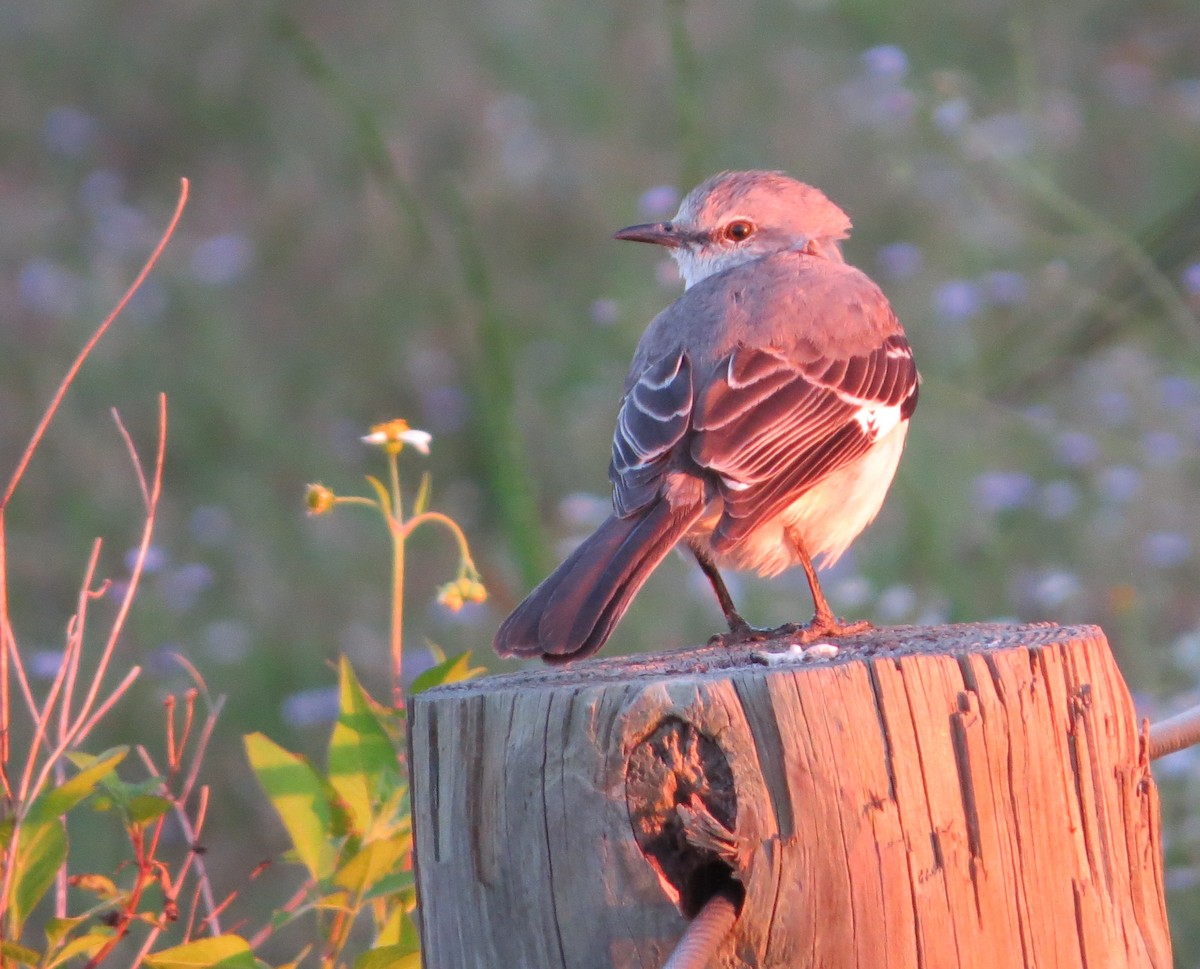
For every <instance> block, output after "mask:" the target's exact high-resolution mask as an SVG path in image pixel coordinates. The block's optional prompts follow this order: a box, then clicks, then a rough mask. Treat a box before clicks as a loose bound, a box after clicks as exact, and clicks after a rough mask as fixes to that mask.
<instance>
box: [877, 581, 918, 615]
mask: <svg viewBox="0 0 1200 969" xmlns="http://www.w3.org/2000/svg"><path fill="white" fill-rule="evenodd" d="M916 608H917V593H916V592H915V591H914V590H913V588H912V586H909V585H904V584H902V583H897V584H895V585H889V586H888V587H887V588H886V589H884V590H883V591H882V592H880V593H879V598H878V599H877V600H876V601H875V612H876V613H878V615H879V617H880V618H881V619H883V620H884V621H885V622H896V621H897V620H900V619H906V618H908V617H909V616H911V615H912V614H913V611H914V610H915V609H916Z"/></svg>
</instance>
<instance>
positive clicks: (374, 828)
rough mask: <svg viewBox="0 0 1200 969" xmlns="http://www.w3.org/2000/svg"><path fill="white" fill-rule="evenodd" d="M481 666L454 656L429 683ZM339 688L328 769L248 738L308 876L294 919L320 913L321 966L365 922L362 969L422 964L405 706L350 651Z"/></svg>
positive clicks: (338, 959) (427, 676) (357, 965)
mask: <svg viewBox="0 0 1200 969" xmlns="http://www.w3.org/2000/svg"><path fill="white" fill-rule="evenodd" d="M473 672H474V671H473V670H472V669H471V668H470V666H469V663H468V661H467V658H466V657H465V656H456V657H453V658H450V659H447V660H445V661H443V662H442V663H439V664H438V665H437V666H435V667H434V668H432V669H430V670H427V671H426V672H425V673H424V674H423V675H422V676H423V679H424V683H423V686H424V687H429V686H434V685H437V684H440V683H447V682H452V681H453V680H456V679H462V678H464V677H465V676H469V675H471V674H472V673H473ZM338 695H339V701H340V702H339V709H338V717H337V722H336V724H335V725H334V727H333V731H332V734H331V737H330V741H329V753H328V761H327V770H326V773H325V774H322V773H321V772H320V771H318V770H317V769H316V768H315V767H314V766H313V765H312V764H311V763H309V761H308V760H307V759H305V758H304V757H301V756H300V755H298V754H292V753H289V752H288V751H287V750H284V749H283V748H282V747H280V746H278V745H277V744H275V743H273V742H272V741H270V740H268V739H267V738H265V737H263V736H261V735H258V734H252V735H250V736H248V737H246V741H245V742H246V753H247V756H248V757H249V760H250V765H251V767H252V768H253V769H254V772H255V774H256V775H257V777H258V780H259V783H260V784H262V787H263V790H264V791H266V794H267V797H268V798H269V799H270V801H271V804H272V806H273V807H274V808H275V812H276V814H278V816H279V820H280V821H281V822H282V823H283V826H284V828H285V829H286V830H287V833H288V837H289V838H290V839H291V842H292V850H293V852H294V854H295V856H296V858H297V860H298V861H299V862H300V863H301V864H303V865H304V867H305V868H306V869H307V871H308V874H309V882H308V887H307V889H306V892H305V895H304V898H303V900H302V901H300V902H299V903H298V904H297V905H296V906H295V907H294V908H292V909H291V910H290V911H289V912H287V913H286V915H287V920H291V919H295V918H298V917H299V916H300V915H303V914H307V913H308V912H310V911H311V912H315V913H316V916H317V921H318V925H319V927H320V931H321V935H322V956H321V960H322V965H323V966H328V967H335V966H341V965H344V962H343V961H342V960H343V952H344V951H345V950H346V947H347V943H348V942H349V939H350V934H351V931H352V930H353V929H354V927H355V926H356V925H357V924H359V923H360V921H363V920H365V921H368V922H369V924H370V927H371V941H370V948H369V949H368V950H367V951H364V952H362V953H360V954H359V955H358V956H357V958H356V959H355V960H354V962H353V966H354V969H362V967H367V969H383V967H395V969H408V967H413V969H416V967H419V966H420V945H419V941H418V939H417V935H416V930H415V927H414V925H413V922H412V918H411V913H412V911H413V909H414V907H415V905H416V889H415V886H414V883H413V875H412V822H411V818H410V815H409V797H408V777H407V773H406V771H405V768H404V749H403V747H404V744H403V737H404V723H403V714H402V713H401V712H400V711H396V710H392V709H389V708H387V707H385V706H383V705H382V704H379V703H377V702H376V701H375V700H373V699H372V698H371V697H370V696H369V695H368V694H367V692H366V691H365V690H364V689H363V687H362V684H361V683H359V681H358V678H357V677H356V676H355V675H354V671H353V670H352V669H351V667H350V664H349V662H347V661H346V659H345V658H344V657H343V658H342V660H341V661H340V663H339V667H338ZM279 924H283V923H282V922H280V923H279ZM276 927H278V924H277V926H276Z"/></svg>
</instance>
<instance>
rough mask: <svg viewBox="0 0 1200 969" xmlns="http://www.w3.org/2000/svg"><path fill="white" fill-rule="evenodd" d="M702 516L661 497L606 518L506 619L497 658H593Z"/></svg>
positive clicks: (497, 641) (498, 638) (497, 642)
mask: <svg viewBox="0 0 1200 969" xmlns="http://www.w3.org/2000/svg"><path fill="white" fill-rule="evenodd" d="M701 511H702V507H701V506H699V505H698V506H696V507H695V508H690V507H684V508H672V507H671V505H670V504H669V503H668V501H667V500H666V499H665V498H659V499H658V500H657V501H655V502H654V503H653V504H651V505H649V506H648V507H647V508H645V509H644V510H642V511H640V512H638V513H637V514H635V515H631V516H629V517H628V518H619V517H617V516H616V515H610V516H609V517H608V518H607V519H605V520H604V522H603V523H602V524H601V525H600V527H599V528H597V529H596V531H595V532H593V533H592V534H591V535H590V536H588V537H587V538H586V539H584V541H583V543H582V544H580V546H579V547H578V548H577V549H575V551H574V552H572V553H571V555H570V556H568V557H567V559H566V560H565V561H564V562H563V563H562V564H561V565H560V566H559V567H558V568H557V569H555V570H554V571H553V572H552V573H551V574H550V575H549V576H548V577H547V578H546V579H545V580H543V582H542V583H541V584H540V585H539V586H538V587H537V588H536V589H534V590H533V592H531V593H530V594H529V596H528V597H527V598H526V599H525V601H524V602H522V603H521V604H520V605H519V606H517V608H516V609H514V610H513V613H512V615H510V616H509V617H508V618H507V619H505V620H504V622H503V623H502V624H501V626H500V629H499V630H498V631H497V633H496V639H495V643H494V645H495V648H496V652H498V653H499V654H500V655H501V656H541V657H542V658H543V659H545V660H546V661H547V662H551V663H554V662H566V661H568V660H573V659H580V658H582V657H584V656H590V655H591V654H592V653H594V652H596V650H598V649H599V648H600V647H601V646H603V645H604V643H605V641H606V640H607V639H608V637H609V635H610V634H611V633H612V631H613V628H614V627H615V626H616V624H617V623H618V622H619V621H620V619H621V616H623V615H624V614H625V610H626V609H627V608H628V607H629V603H630V601H631V600H632V599H633V597H634V596H635V595H636V594H637V592H638V590H639V589H640V588H641V587H642V585H643V584H644V583H645V581H646V579H647V578H648V577H649V576H650V573H651V572H652V571H654V568H655V566H657V565H658V563H659V562H661V561H662V560H663V558H664V557H665V556H666V554H667V553H668V552H669V551H670V550H671V548H672V547H673V546H674V545H675V543H676V542H678V541H679V539H680V538H682V537H683V535H684V534H685V533H686V532H687V530H688V529H689V528H690V527H691V525H692V523H693V522H695V520H696V519H697V518H698V517H699V516H700V513H701Z"/></svg>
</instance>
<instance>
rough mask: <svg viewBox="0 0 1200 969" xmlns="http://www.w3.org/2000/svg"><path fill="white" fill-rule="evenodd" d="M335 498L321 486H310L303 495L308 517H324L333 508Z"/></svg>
mask: <svg viewBox="0 0 1200 969" xmlns="http://www.w3.org/2000/svg"><path fill="white" fill-rule="evenodd" d="M336 498H337V496H336V495H335V494H334V493H333V492H332V491H330V490H329V489H328V488H326V487H325V486H324V485H323V484H310V485H309V486H308V490H307V491H306V492H305V495H304V503H305V505H306V506H307V507H308V514H309V515H310V516H316V515H324V514H325V512H327V511H329V510H330V509H331V508H333V505H334V501H335V500H336Z"/></svg>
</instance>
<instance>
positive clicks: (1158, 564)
mask: <svg viewBox="0 0 1200 969" xmlns="http://www.w3.org/2000/svg"><path fill="white" fill-rule="evenodd" d="M1191 557H1192V540H1191V539H1190V538H1189V537H1188V536H1187V535H1185V534H1183V532H1177V531H1160V532H1150V533H1149V534H1148V535H1146V536H1145V538H1143V539H1142V561H1144V562H1145V563H1146V564H1147V565H1148V566H1150V568H1152V569H1171V568H1175V567H1176V566H1179V565H1183V563H1184V562H1186V561H1187V560H1188V559H1190V558H1191Z"/></svg>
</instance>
